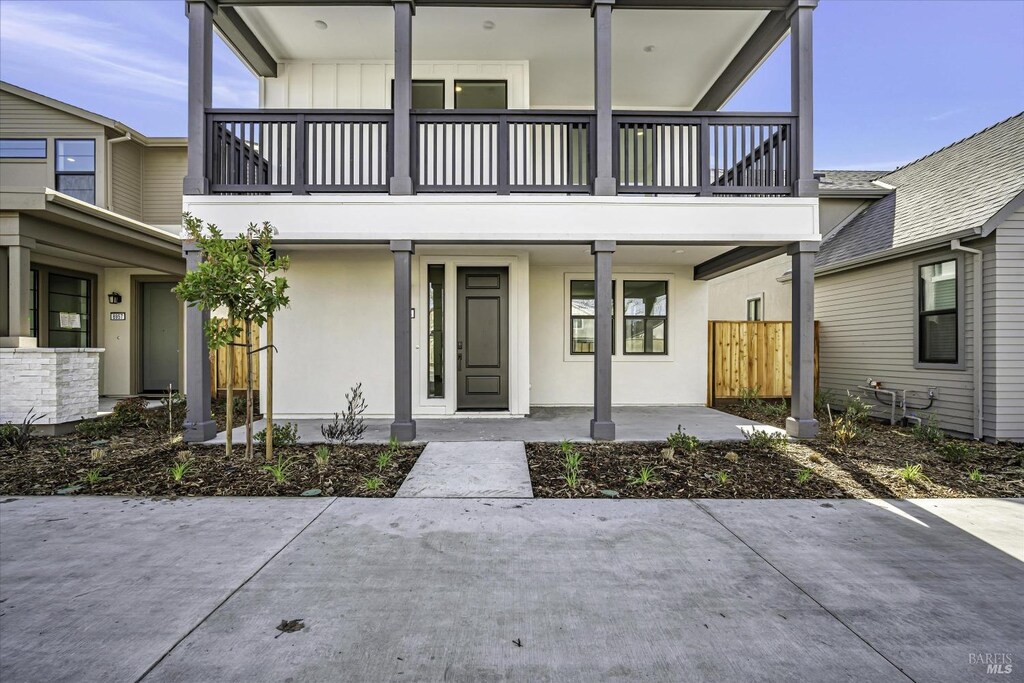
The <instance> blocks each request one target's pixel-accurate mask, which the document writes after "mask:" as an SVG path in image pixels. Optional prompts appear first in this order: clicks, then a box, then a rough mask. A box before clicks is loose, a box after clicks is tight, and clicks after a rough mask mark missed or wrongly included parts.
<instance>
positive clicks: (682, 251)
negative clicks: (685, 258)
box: [672, 249, 686, 254]
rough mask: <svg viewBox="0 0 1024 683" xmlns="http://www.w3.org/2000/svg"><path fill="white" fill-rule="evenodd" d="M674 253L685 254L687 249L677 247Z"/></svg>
mask: <svg viewBox="0 0 1024 683" xmlns="http://www.w3.org/2000/svg"><path fill="white" fill-rule="evenodd" d="M672 253H673V254H684V253H686V250H685V249H676V250H674V251H673V252H672Z"/></svg>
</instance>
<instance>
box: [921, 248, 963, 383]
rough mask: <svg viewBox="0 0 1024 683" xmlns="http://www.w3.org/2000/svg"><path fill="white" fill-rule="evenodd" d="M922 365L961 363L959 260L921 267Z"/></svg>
mask: <svg viewBox="0 0 1024 683" xmlns="http://www.w3.org/2000/svg"><path fill="white" fill-rule="evenodd" d="M917 277H918V300H917V312H918V319H917V325H918V335H917V342H918V349H917V355H918V362H920V363H944V364H951V365H953V364H957V363H959V362H960V343H959V335H960V333H959V323H960V321H959V300H958V299H959V293H958V278H959V274H958V273H957V261H956V259H950V260H948V261H939V262H937V263H929V264H926V265H922V266H918V269H917Z"/></svg>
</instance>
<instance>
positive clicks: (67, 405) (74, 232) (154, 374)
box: [0, 83, 186, 431]
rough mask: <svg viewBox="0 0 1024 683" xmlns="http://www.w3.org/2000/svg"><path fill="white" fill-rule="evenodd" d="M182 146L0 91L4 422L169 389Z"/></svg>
mask: <svg viewBox="0 0 1024 683" xmlns="http://www.w3.org/2000/svg"><path fill="white" fill-rule="evenodd" d="M185 165H186V144H185V139H183V138H153V137H147V136H146V135H143V134H142V133H139V132H138V131H136V130H133V129H131V128H129V127H128V126H125V125H124V124H122V123H120V122H118V121H114V120H113V119H110V118H107V117H105V116H100V115H98V114H94V113H92V112H89V111H86V110H84V109H80V108H78V107H74V106H72V105H69V104H67V103H64V102H60V101H58V100H55V99H52V98H49V97H46V96H44V95H40V94H38V93H34V92H31V91H29V90H26V89H24V88H19V87H17V86H14V85H11V84H8V83H0V283H3V284H2V287H3V293H2V296H0V381H2V385H3V386H2V390H0V422H8V421H13V422H20V421H21V420H22V419H24V418H25V415H26V414H27V413H28V412H29V411H32V412H34V413H36V414H42V415H43V418H42V421H41V422H40V423H39V425H38V426H39V427H40V428H41V429H44V430H49V431H63V430H66V429H68V428H69V427H70V426H71V425H72V424H73V423H74V422H75V421H77V420H80V419H83V418H87V417H95V416H96V412H97V408H98V404H99V401H98V397H99V396H100V395H104V396H111V397H119V396H128V395H134V394H140V393H164V394H166V392H167V390H168V387H171V388H173V389H175V390H177V389H178V388H179V386H180V381H181V375H182V365H183V364H182V361H181V356H182V354H181V353H180V352H179V350H180V348H181V346H182V340H183V324H182V322H181V321H182V316H183V313H182V306H181V305H180V304H179V303H178V301H177V300H176V298H175V296H174V294H173V293H172V292H171V287H173V285H174V283H175V282H177V281H178V280H179V279H180V277H181V274H182V273H184V270H185V268H184V261H183V260H182V257H181V239H180V237H179V236H178V233H179V231H180V225H181V182H182V178H183V177H184V174H185Z"/></svg>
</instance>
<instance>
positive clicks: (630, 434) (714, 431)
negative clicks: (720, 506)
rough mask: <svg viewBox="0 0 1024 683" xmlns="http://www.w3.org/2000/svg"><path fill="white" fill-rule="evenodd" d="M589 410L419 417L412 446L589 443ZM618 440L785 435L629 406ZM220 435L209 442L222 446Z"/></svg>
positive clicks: (302, 437)
mask: <svg viewBox="0 0 1024 683" xmlns="http://www.w3.org/2000/svg"><path fill="white" fill-rule="evenodd" d="M592 415H593V409H592V408H584V407H543V408H540V407H537V408H533V409H532V410H531V411H530V414H529V415H527V416H525V417H511V418H510V417H505V418H502V417H457V418H422V419H418V420H417V421H416V438H415V441H416V442H422V443H427V442H430V441H544V442H558V441H562V440H563V439H567V440H569V441H592V439H591V438H590V431H589V425H590V418H591V416H592ZM612 419H613V420H614V421H615V426H616V438H617V439H618V440H620V441H664V440H665V439H666V438H667V437H668V435H669V434H671V433H672V432H674V431H676V429H678V428H680V427H681V428H682V429H683V432H684V433H685V434H689V435H691V436H695V437H697V438H698V439H700V440H701V441H731V440H739V439H743V438H744V433H746V432H749V431H750V430H752V429H758V430H767V431H772V432H783V430H781V429H779V428H777V427H771V426H768V425H763V424H759V423H757V422H753V421H751V420H746V419H743V418H741V417H736V416H735V415H729V414H728V413H723V412H721V411H718V410H713V409H711V408H705V407H703V406H627V407H620V408H613V409H612ZM274 422H275V423H276V424H281V423H284V422H293V423H295V424H296V425H297V426H298V430H299V442H300V443H324V441H325V439H324V437H323V435H322V434H321V432H320V428H321V427H322V426H323V425H325V424H328V423H329V422H330V421H329V420H319V419H317V420H308V419H307V420H287V419H285V420H281V419H275V420H274ZM391 422H392V421H391V420H390V419H386V418H371V419H367V420H366V432H365V433H364V434H363V439H362V441H365V442H368V443H385V442H387V440H388V439H389V438H390V436H391ZM265 427H266V421H265V420H259V421H257V422H256V423H255V425H254V427H253V429H254V432H258V431H260V430H261V429H264V428H265ZM232 434H233V441H234V443H236V444H237V443H242V442H243V441H244V439H245V427H244V426H243V427H237V428H235V429H234V430H233V431H232ZM224 440H225V433H224V432H221V433H219V434H218V435H217V436H216V437H215V438H214V439H213V440H212V441H211V442H210V443H224Z"/></svg>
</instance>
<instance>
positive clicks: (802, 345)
mask: <svg viewBox="0 0 1024 683" xmlns="http://www.w3.org/2000/svg"><path fill="white" fill-rule="evenodd" d="M788 251H789V255H790V256H792V257H793V398H792V405H791V417H789V418H787V419H786V432H787V433H788V434H789V435H790V436H792V437H796V438H800V439H810V438H813V437H814V436H816V435H817V433H818V421H817V420H816V419H814V256H815V254H816V253H817V252H818V243H817V242H796V243H794V244H791V245H790V246H789V250H788Z"/></svg>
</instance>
